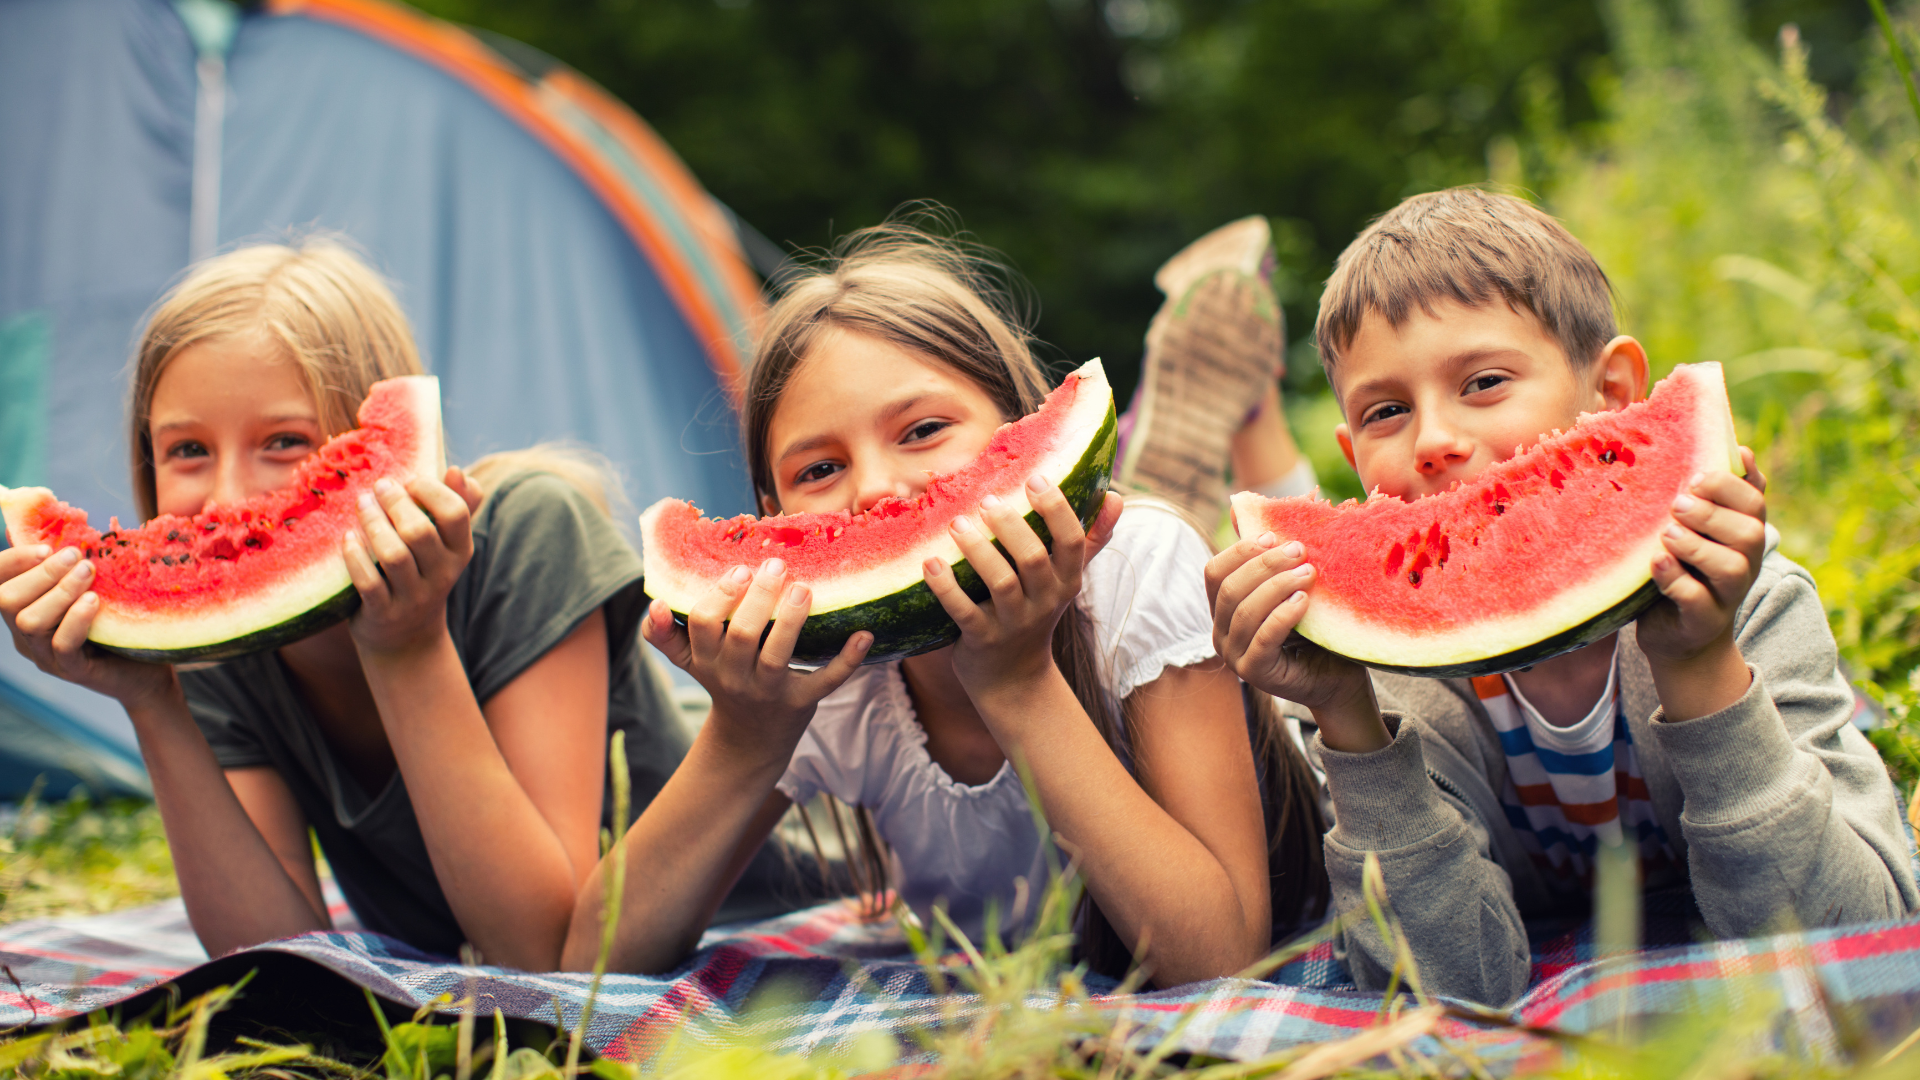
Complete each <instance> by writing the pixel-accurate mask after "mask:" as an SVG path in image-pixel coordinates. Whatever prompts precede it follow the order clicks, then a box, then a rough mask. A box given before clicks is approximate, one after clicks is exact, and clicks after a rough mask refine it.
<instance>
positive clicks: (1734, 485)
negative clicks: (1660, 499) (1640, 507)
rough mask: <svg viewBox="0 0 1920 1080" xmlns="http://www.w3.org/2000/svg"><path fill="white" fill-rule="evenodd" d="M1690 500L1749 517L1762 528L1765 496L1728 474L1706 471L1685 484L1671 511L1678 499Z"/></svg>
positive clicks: (1765, 511) (1765, 502) (1765, 508)
mask: <svg viewBox="0 0 1920 1080" xmlns="http://www.w3.org/2000/svg"><path fill="white" fill-rule="evenodd" d="M1685 498H1694V499H1697V500H1699V501H1704V502H1708V503H1712V504H1713V505H1715V506H1718V507H1721V508H1723V509H1726V510H1730V511H1732V512H1733V513H1736V514H1741V515H1744V516H1746V517H1750V518H1753V519H1754V520H1756V521H1758V522H1760V523H1761V524H1762V525H1764V524H1766V520H1767V497H1766V496H1765V495H1763V494H1761V493H1760V490H1759V489H1758V488H1756V487H1754V486H1753V485H1752V484H1749V483H1747V482H1746V481H1745V480H1743V479H1741V478H1740V477H1738V476H1735V475H1733V474H1732V473H1730V472H1710V473H1708V474H1706V475H1705V476H1702V477H1699V478H1697V479H1695V480H1694V482H1693V483H1692V484H1690V485H1688V490H1687V491H1685V492H1682V493H1681V495H1680V496H1679V497H1678V498H1676V499H1675V500H1674V502H1675V507H1674V508H1675V509H1679V501H1680V499H1685Z"/></svg>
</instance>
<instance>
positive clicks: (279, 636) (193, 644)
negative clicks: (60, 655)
mask: <svg viewBox="0 0 1920 1080" xmlns="http://www.w3.org/2000/svg"><path fill="white" fill-rule="evenodd" d="M386 382H390V383H395V384H398V385H399V388H400V389H401V390H402V391H403V393H404V397H405V399H406V402H407V408H406V412H407V413H408V414H409V415H411V416H412V417H414V418H415V419H416V420H417V422H418V423H419V430H420V440H419V445H418V446H417V447H416V448H415V455H414V459H413V461H411V462H410V463H409V468H410V470H411V471H412V474H413V475H414V476H431V477H433V478H435V479H438V478H439V477H440V476H441V475H442V474H443V473H444V472H445V471H446V447H445V442H444V438H443V433H442V428H441V419H440V380H439V379H436V378H434V377H433V376H430V375H412V376H402V377H399V378H396V379H391V380H386ZM54 498H55V496H54V494H53V492H51V491H49V490H47V489H45V488H15V489H11V490H9V489H6V488H0V506H3V507H4V509H5V514H6V517H7V518H8V519H9V520H10V521H11V520H18V519H20V518H22V517H24V515H25V513H26V511H27V510H29V509H30V508H32V507H33V506H34V505H35V504H37V503H38V502H39V501H40V500H42V499H45V500H53V499H54ZM359 606H360V594H359V591H358V590H357V589H355V588H354V585H353V579H352V578H351V577H350V576H349V575H348V574H347V563H346V558H345V556H344V555H342V554H340V553H339V550H338V548H337V547H336V549H335V550H334V552H333V553H332V555H331V556H330V557H327V558H320V559H315V560H314V561H313V562H312V563H310V564H308V565H306V566H304V567H301V568H300V569H298V570H297V571H295V572H293V573H290V574H287V575H286V576H284V577H281V578H280V579H279V580H277V581H275V582H274V583H273V584H272V585H271V586H270V587H267V588H262V589H260V590H258V592H257V593H256V594H255V595H251V596H245V597H228V598H225V599H224V601H223V602H220V603H217V604H211V605H206V606H203V607H202V608H201V609H200V610H197V611H180V610H153V611H139V610H130V609H126V608H122V607H118V606H108V607H104V608H102V609H101V611H100V613H99V614H98V615H96V616H95V617H94V621H93V627H92V629H91V630H90V631H89V632H88V634H87V640H88V642H90V643H91V644H93V645H95V646H97V647H98V648H100V649H102V650H104V651H106V652H109V653H113V654H116V655H119V656H125V657H128V658H130V659H134V660H141V661H146V662H149V663H163V664H180V663H211V662H217V661H221V660H231V659H233V658H234V657H238V656H245V655H248V654H249V653H256V652H264V651H266V650H269V649H277V648H280V647H281V646H284V645H290V644H292V643H293V642H295V641H299V640H301V639H302V638H306V637H309V636H311V635H313V634H316V633H318V632H320V631H321V630H325V629H326V628H328V627H330V626H333V625H335V624H336V623H340V622H343V621H345V620H346V619H347V618H348V617H349V616H351V615H352V614H353V613H354V611H355V610H357V609H358V608H359Z"/></svg>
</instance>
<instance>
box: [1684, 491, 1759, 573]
mask: <svg viewBox="0 0 1920 1080" xmlns="http://www.w3.org/2000/svg"><path fill="white" fill-rule="evenodd" d="M1736 483H1737V481H1736ZM1740 486H1741V487H1743V488H1746V490H1747V492H1748V493H1749V494H1754V491H1753V489H1752V488H1747V487H1746V485H1745V484H1741V485H1740ZM1673 520H1674V523H1675V524H1678V525H1681V526H1684V527H1685V528H1687V529H1689V530H1691V531H1692V532H1694V533H1697V534H1699V535H1700V536H1703V537H1706V538H1707V539H1709V540H1712V541H1714V542H1715V543H1719V544H1724V545H1726V546H1727V547H1729V548H1732V549H1733V550H1735V551H1737V552H1740V553H1741V555H1742V556H1743V557H1744V558H1749V559H1758V558H1759V557H1760V552H1761V551H1762V550H1763V549H1764V548H1765V547H1766V546H1767V526H1766V523H1764V522H1762V521H1761V520H1760V519H1759V518H1756V517H1753V516H1752V515H1749V514H1743V513H1740V512H1739V511H1737V510H1730V509H1728V508H1726V507H1724V506H1720V505H1718V504H1716V503H1713V502H1710V501H1708V500H1706V499H1696V498H1693V497H1691V496H1688V495H1682V496H1680V497H1679V498H1677V499H1675V500H1673ZM1675 554H1680V553H1679V552H1677V551H1676V552H1675ZM1680 557H1681V558H1683V559H1684V558H1686V556H1685V555H1681V556H1680ZM1688 561H1692V560H1688ZM1702 569H1705V568H1704V567H1702Z"/></svg>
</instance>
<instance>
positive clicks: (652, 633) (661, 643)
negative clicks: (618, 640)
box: [640, 600, 693, 671]
mask: <svg viewBox="0 0 1920 1080" xmlns="http://www.w3.org/2000/svg"><path fill="white" fill-rule="evenodd" d="M640 636H641V637H643V638H646V639H647V644H649V645H652V646H653V647H654V648H656V649H659V650H660V653H661V655H663V656H665V657H666V658H667V659H668V660H669V661H670V662H672V664H673V666H674V667H677V668H679V669H681V670H682V671H686V670H689V669H690V665H692V663H693V646H692V644H691V643H690V642H689V641H688V640H687V632H686V631H685V630H684V629H682V628H680V627H678V626H676V625H674V622H673V609H672V608H670V607H668V606H667V602H666V601H665V600H655V601H654V602H653V603H651V604H648V605H647V613H646V614H645V615H643V616H641V617H640Z"/></svg>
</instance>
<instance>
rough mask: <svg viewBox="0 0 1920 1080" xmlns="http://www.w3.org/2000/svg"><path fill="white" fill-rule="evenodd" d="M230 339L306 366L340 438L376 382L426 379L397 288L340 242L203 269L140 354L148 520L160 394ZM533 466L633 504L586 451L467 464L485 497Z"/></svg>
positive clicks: (233, 256)
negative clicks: (204, 346)
mask: <svg viewBox="0 0 1920 1080" xmlns="http://www.w3.org/2000/svg"><path fill="white" fill-rule="evenodd" d="M228 337H236V338H248V337H252V338H254V339H256V340H257V341H259V342H260V343H261V345H262V346H263V351H264V353H265V354H266V355H268V356H271V357H273V358H275V359H279V360H282V361H285V362H288V363H291V364H293V365H294V366H295V367H296V368H298V369H299V372H300V377H301V379H302V380H303V381H304V382H305V383H306V386H307V393H308V395H309V396H310V397H311V398H312V399H313V403H314V407H315V409H316V410H318V412H319V414H320V429H321V431H322V432H323V433H324V434H325V435H326V436H327V437H328V438H331V437H333V436H335V435H338V434H340V433H341V432H343V431H350V430H352V428H353V427H354V425H355V423H356V420H355V415H356V414H357V413H358V412H359V410H360V403H361V402H362V401H364V400H365V399H366V396H367V391H368V390H369V389H370V388H372V386H373V384H374V383H377V382H379V381H380V380H382V379H391V378H395V377H397V376H401V375H422V374H425V373H426V368H425V365H423V364H422V363H421V361H420V350H419V348H418V346H416V345H415V344H414V340H413V330H412V328H411V327H410V326H409V325H408V323H407V316H406V313H405V312H404V311H402V310H401V308H400V301H399V300H398V299H397V298H396V297H395V296H394V293H393V288H392V287H391V286H390V285H388V284H387V282H386V280H385V279H384V278H382V277H381V276H380V275H379V274H378V273H376V272H375V271H374V269H373V268H372V267H371V266H368V265H367V263H366V261H365V260H363V259H362V258H361V257H360V256H359V255H358V254H356V253H355V252H354V250H353V249H352V247H351V246H349V245H348V243H347V242H346V241H344V240H342V239H340V238H338V237H335V236H329V235H324V234H321V235H314V236H309V237H306V238H305V239H302V240H300V241H298V242H296V243H293V244H256V245H252V246H250V247H243V248H238V249H236V250H233V251H230V252H227V253H226V254H224V255H216V256H214V257H213V258H210V259H207V260H205V261H203V262H200V263H198V264H196V265H195V266H194V267H193V268H192V269H190V270H189V271H188V272H187V274H186V276H185V277H183V278H182V279H181V280H180V282H179V284H177V285H175V286H174V287H173V288H172V289H171V290H169V291H168V292H167V294H166V295H165V296H163V297H162V298H161V299H160V302H159V303H158V304H156V305H155V306H154V309H153V313H152V314H151V315H150V316H149V317H148V319H147V325H146V330H145V331H144V332H143V333H142V334H141V338H140V345H139V348H138V349H137V350H136V352H135V356H134V371H133V396H132V401H131V402H130V405H129V408H128V410H127V413H128V422H129V425H130V429H131V430H130V431H129V432H128V436H129V437H128V440H127V444H128V446H129V447H131V448H132V451H133V462H132V464H133V495H134V501H135V503H136V504H137V505H138V507H139V509H140V516H141V517H142V518H150V517H152V516H153V515H154V514H155V513H156V511H157V509H158V506H157V503H158V498H157V496H156V493H155V491H154V479H153V469H154V461H153V438H152V434H151V430H150V429H151V425H152V417H153V391H154V387H155V386H157V385H158V384H159V382H160V376H161V375H162V374H163V373H165V371H166V369H167V365H168V364H169V363H171V362H172V361H173V359H174V358H175V357H177V356H179V355H180V354H181V353H182V352H184V351H185V350H187V349H188V348H190V347H192V346H194V345H197V344H199V343H200V342H203V341H211V340H214V339H216V338H228ZM521 471H541V472H550V473H553V474H555V475H557V476H559V477H560V478H561V479H564V480H566V481H568V482H569V483H571V484H573V486H574V487H576V488H578V489H579V490H580V491H581V492H582V493H584V494H585V495H586V496H587V497H588V499H590V500H591V501H593V503H594V504H595V505H597V506H598V507H599V508H600V509H601V510H602V511H603V512H611V511H612V510H613V508H615V507H619V506H623V505H624V500H623V498H622V496H621V492H620V485H619V481H618V479H617V478H616V476H615V475H614V473H613V471H612V469H611V468H610V467H609V466H608V464H607V462H606V459H605V458H603V457H601V456H599V455H597V454H594V453H592V452H590V451H586V450H582V449H580V448H576V447H568V446H561V445H556V444H551V443H543V444H541V445H538V446H533V447H530V448H528V449H525V450H509V451H504V452H501V453H495V454H489V455H487V456H486V457H483V458H481V459H480V460H478V461H475V462H474V463H473V464H472V465H470V466H468V467H467V469H466V472H467V476H468V478H469V479H471V480H473V481H474V482H475V483H476V484H478V485H479V486H480V488H481V489H482V490H492V489H494V488H495V487H496V486H497V485H498V483H499V481H500V480H501V479H502V478H504V477H506V476H507V475H509V474H511V473H515V472H521ZM435 479H438V478H437V477H436V478H435Z"/></svg>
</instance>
